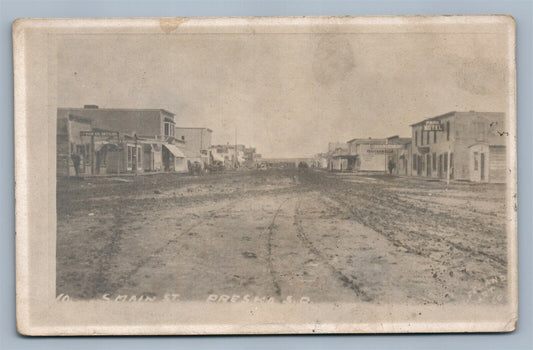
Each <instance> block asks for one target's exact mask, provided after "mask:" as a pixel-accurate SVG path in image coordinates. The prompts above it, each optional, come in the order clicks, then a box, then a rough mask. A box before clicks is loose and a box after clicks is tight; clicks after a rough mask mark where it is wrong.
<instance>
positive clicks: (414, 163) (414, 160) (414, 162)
mask: <svg viewBox="0 0 533 350" xmlns="http://www.w3.org/2000/svg"><path fill="white" fill-rule="evenodd" d="M416 158H417V156H416V154H415V155H414V156H413V170H416Z"/></svg>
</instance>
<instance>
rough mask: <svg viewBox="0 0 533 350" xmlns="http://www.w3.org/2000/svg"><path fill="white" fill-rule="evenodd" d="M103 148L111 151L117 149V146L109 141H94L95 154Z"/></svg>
mask: <svg viewBox="0 0 533 350" xmlns="http://www.w3.org/2000/svg"><path fill="white" fill-rule="evenodd" d="M104 147H108V149H111V150H114V149H117V148H119V146H118V145H117V144H116V143H113V142H109V141H95V142H94V151H95V152H100V150H101V149H102V148H104Z"/></svg>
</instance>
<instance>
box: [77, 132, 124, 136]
mask: <svg viewBox="0 0 533 350" xmlns="http://www.w3.org/2000/svg"><path fill="white" fill-rule="evenodd" d="M80 136H118V132H117V131H80Z"/></svg>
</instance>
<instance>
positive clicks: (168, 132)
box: [165, 122, 174, 136]
mask: <svg viewBox="0 0 533 350" xmlns="http://www.w3.org/2000/svg"><path fill="white" fill-rule="evenodd" d="M165 136H174V124H173V123H171V122H165Z"/></svg>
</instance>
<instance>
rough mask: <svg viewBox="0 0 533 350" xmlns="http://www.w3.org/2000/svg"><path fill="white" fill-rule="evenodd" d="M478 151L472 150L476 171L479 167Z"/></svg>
mask: <svg viewBox="0 0 533 350" xmlns="http://www.w3.org/2000/svg"><path fill="white" fill-rule="evenodd" d="M478 157H479V153H478V152H474V170H475V171H477V170H478V169H479V159H478Z"/></svg>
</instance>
